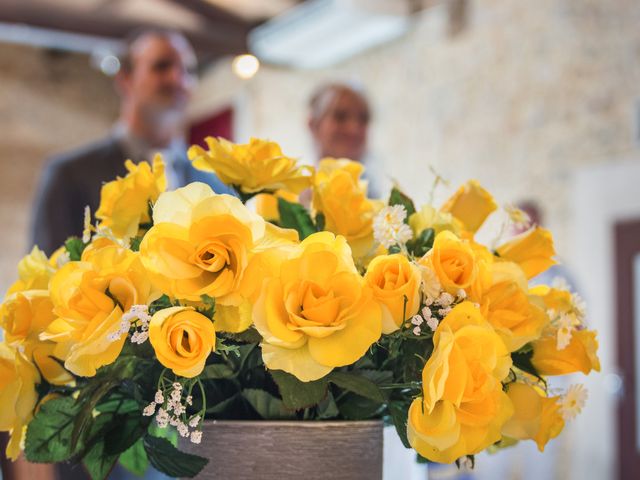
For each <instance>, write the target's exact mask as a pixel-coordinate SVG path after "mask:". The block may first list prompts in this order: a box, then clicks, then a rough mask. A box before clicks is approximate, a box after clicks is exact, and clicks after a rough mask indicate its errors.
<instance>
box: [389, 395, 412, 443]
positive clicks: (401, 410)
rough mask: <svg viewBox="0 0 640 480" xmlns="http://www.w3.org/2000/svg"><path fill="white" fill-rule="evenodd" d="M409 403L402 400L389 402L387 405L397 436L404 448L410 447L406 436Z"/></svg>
mask: <svg viewBox="0 0 640 480" xmlns="http://www.w3.org/2000/svg"><path fill="white" fill-rule="evenodd" d="M409 406H410V404H408V403H404V402H390V403H389V405H388V408H389V414H390V416H391V421H392V422H393V426H394V427H395V428H396V432H397V433H398V437H400V440H401V441H402V444H403V445H404V446H405V447H406V448H411V445H410V444H409V439H408V438H407V417H408V416H409Z"/></svg>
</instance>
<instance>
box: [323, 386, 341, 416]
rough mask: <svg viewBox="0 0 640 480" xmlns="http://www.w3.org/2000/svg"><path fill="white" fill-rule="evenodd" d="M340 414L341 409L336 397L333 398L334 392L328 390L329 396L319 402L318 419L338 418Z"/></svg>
mask: <svg viewBox="0 0 640 480" xmlns="http://www.w3.org/2000/svg"><path fill="white" fill-rule="evenodd" d="M339 415H340V410H338V405H337V404H336V400H335V398H333V394H332V393H331V392H327V396H326V397H324V400H322V401H321V402H320V403H319V404H318V420H328V419H331V418H336V417H337V416H339Z"/></svg>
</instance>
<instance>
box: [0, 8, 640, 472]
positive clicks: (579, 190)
mask: <svg viewBox="0 0 640 480" xmlns="http://www.w3.org/2000/svg"><path fill="white" fill-rule="evenodd" d="M147 1H149V0H147ZM62 3H63V4H68V3H73V2H71V1H70V0H65V1H64V2H62ZM105 3H106V2H105ZM160 3H162V2H160ZM165 3H167V2H165ZM168 3H171V2H168ZM187 3H188V4H193V2H187ZM204 3H207V2H204ZM209 3H221V4H224V3H227V4H228V3H229V2H209ZM249 3H251V2H238V4H249ZM255 3H256V2H254V4H255ZM285 3H286V2H285ZM289 3H291V4H295V3H297V2H289ZM413 3H415V4H418V3H420V5H421V8H418V9H416V12H415V13H414V14H413V15H412V16H411V21H410V27H409V30H408V32H407V33H406V34H405V35H403V36H402V37H401V38H398V39H396V40H394V41H392V42H389V43H387V44H385V45H382V46H379V47H376V48H375V49H373V50H370V51H367V52H364V53H362V54H359V55H356V56H353V57H351V58H349V59H346V60H344V61H342V62H340V63H338V64H335V65H332V66H329V67H324V68H320V69H315V70H301V69H295V68H290V67H283V66H275V65H268V64H265V65H262V67H261V68H260V70H259V71H258V73H257V74H256V75H255V76H254V77H253V78H251V79H250V80H241V79H239V78H238V77H237V76H235V75H234V74H233V72H232V69H231V61H232V57H229V56H225V55H222V54H219V55H218V56H217V57H216V58H215V61H209V62H207V65H206V66H205V67H204V68H203V70H202V72H201V80H200V85H199V87H198V90H197V92H196V96H195V98H194V99H193V101H192V104H191V106H190V117H191V118H192V119H193V121H194V122H199V121H201V120H202V119H204V118H209V117H211V116H215V115H216V113H217V112H220V111H224V110H229V109H230V110H231V111H232V113H233V116H232V118H233V120H232V121H233V132H234V133H233V135H234V137H235V138H234V139H235V140H236V141H245V140H248V138H249V137H250V136H256V137H268V138H271V139H273V140H275V141H277V142H279V143H280V144H281V145H282V146H283V149H284V151H285V152H286V153H287V154H289V155H292V156H299V157H301V158H303V159H307V160H309V159H311V158H313V150H312V145H311V141H310V138H309V135H308V132H307V128H306V122H307V115H308V113H307V112H308V111H307V102H308V98H309V96H310V94H311V92H312V91H313V90H314V89H315V88H316V87H317V86H318V85H319V84H321V83H323V82H325V81H333V80H345V81H349V82H354V83H357V84H359V85H361V86H362V87H363V88H364V90H365V91H366V93H367V94H368V96H369V98H370V101H371V104H372V107H373V124H372V130H371V132H370V138H371V152H372V155H373V156H375V157H376V158H378V159H379V160H380V162H382V164H383V165H384V171H385V173H386V175H388V176H389V177H390V178H392V179H394V180H395V181H397V182H398V184H399V185H400V186H401V187H402V188H403V189H404V190H405V191H406V192H407V193H409V194H410V195H412V196H413V197H414V199H415V200H416V201H417V203H420V202H424V201H426V200H427V198H428V194H429V191H430V187H431V183H432V181H433V175H432V173H431V171H430V169H429V168H430V167H432V168H433V169H434V170H435V171H437V172H438V173H439V174H441V175H442V176H443V177H445V178H446V179H448V180H449V181H450V182H451V188H453V187H455V186H456V185H457V184H458V183H460V182H462V181H464V180H466V179H468V178H476V179H478V180H479V181H480V182H481V183H482V184H483V185H484V186H486V187H487V188H488V189H489V190H490V191H492V192H493V193H494V194H495V196H496V198H497V200H498V201H499V202H500V203H506V202H511V203H517V202H519V201H521V200H523V199H533V200H535V201H536V202H538V203H539V204H540V205H541V207H542V210H543V213H544V221H543V224H544V225H545V226H547V227H549V228H550V229H551V230H552V231H553V233H554V236H555V240H556V247H557V251H558V256H559V258H560V259H562V260H563V261H565V262H566V263H567V265H568V268H569V270H570V271H571V272H572V273H573V274H574V276H575V281H576V285H577V287H578V289H579V290H580V291H581V292H582V293H583V295H584V296H585V297H586V300H587V302H588V304H589V306H590V311H591V315H590V325H591V326H593V327H595V328H597V329H598V330H599V339H600V345H601V349H600V356H601V361H602V373H601V374H598V375H592V376H591V377H590V378H589V379H588V380H587V381H586V382H585V383H586V384H587V386H588V388H589V390H590V401H589V403H588V405H587V409H586V410H585V411H584V412H583V414H582V415H581V416H580V417H578V419H577V420H576V421H575V422H573V424H571V425H570V427H569V428H568V432H567V434H566V435H564V436H563V437H560V439H558V440H556V442H558V443H559V445H558V452H559V453H557V455H559V456H557V457H552V458H553V460H552V461H553V462H554V468H553V471H554V472H555V474H556V475H557V476H558V478H575V479H582V478H593V479H604V478H615V475H616V472H617V466H618V463H619V458H618V456H617V451H618V446H619V445H618V443H617V442H619V440H618V425H619V423H618V422H619V420H618V418H617V417H616V408H617V401H618V400H617V399H618V396H619V395H621V394H622V392H623V390H622V389H621V388H622V387H621V385H622V383H621V382H622V372H621V370H620V368H619V361H618V354H619V351H618V347H617V343H616V338H617V334H618V333H619V332H618V330H617V327H616V325H617V324H616V305H617V303H616V302H617V300H616V299H617V297H616V287H615V284H616V271H615V266H614V259H615V255H616V252H615V245H614V244H615V242H614V237H613V235H614V233H613V229H614V226H615V224H616V223H617V222H619V221H621V220H629V219H640V194H638V191H637V190H638V185H640V169H639V167H638V166H639V164H640V143H639V138H640V123H639V118H640V107H639V102H638V100H639V98H640V28H638V27H639V26H640V3H639V2H637V1H634V0H612V1H608V2H602V1H599V0H579V1H576V0H536V1H530V2H523V1H521V0H462V1H457V0H456V1H451V2H447V1H442V2H429V1H426V2H413ZM414 6H415V5H414ZM245 13H246V12H245ZM247 15H248V17H251V16H250V15H249V14H247ZM245 18H247V17H245ZM251 18H253V17H251ZM0 20H2V9H1V8H0ZM251 21H253V22H255V18H254V19H253V20H251ZM249 23H250V22H249ZM237 53H242V52H240V51H239V52H237ZM117 106H118V102H117V96H116V95H115V92H114V89H113V86H112V81H111V79H109V78H108V77H106V76H105V75H104V74H102V73H101V72H99V71H98V70H97V69H95V68H94V67H92V66H91V64H90V62H89V57H88V55H86V54H82V53H68V52H60V51H57V50H51V49H47V48H38V47H32V46H31V47H28V46H23V45H16V44H14V43H0V132H1V133H0V225H2V236H1V237H0V252H1V253H0V287H1V290H3V291H4V290H6V288H7V287H8V285H9V284H10V283H11V282H12V281H13V279H14V278H15V275H16V273H15V265H16V262H17V261H18V259H19V258H20V256H21V255H23V254H24V253H25V252H26V251H27V249H28V248H29V246H28V245H26V238H27V234H26V232H27V227H28V221H29V209H30V202H31V200H32V193H33V189H34V187H35V185H36V183H37V180H38V175H39V172H40V170H41V167H42V164H43V161H44V158H45V157H47V156H49V155H51V154H54V153H57V152H62V151H65V150H68V149H69V148H70V147H73V146H77V145H80V144H83V143H86V142H87V141H89V140H91V139H95V138H97V137H99V136H101V135H103V134H104V133H105V132H106V131H107V130H108V129H109V128H110V126H111V125H112V123H113V121H114V120H115V118H116V116H117ZM448 193H450V190H447V189H443V190H440V191H438V195H437V198H439V199H442V198H444V197H446V195H447V194H448ZM491 227H492V226H490V228H491ZM493 227H495V225H494V226H493ZM490 233H491V232H487V233H486V235H487V236H488V238H490ZM628 334H629V335H631V334H632V332H628ZM637 346H638V345H637V344H636V347H637ZM625 380H626V385H627V390H626V392H627V393H629V388H630V386H633V385H634V383H633V379H632V378H626V379H625ZM579 381H584V380H583V379H580V380H579ZM627 420H628V421H635V418H634V419H627ZM623 421H624V419H623ZM630 441H632V440H630ZM527 455H528V454H527ZM532 455H533V454H532ZM514 458H515V457H514ZM532 458H538V457H535V456H534V457H532ZM544 458H547V457H544ZM518 461H519V462H520V463H519V464H518V463H511V464H510V466H509V467H508V468H507V467H501V468H503V470H500V471H502V472H508V473H507V474H506V475H508V478H527V477H526V474H525V473H523V470H526V465H527V463H526V462H527V461H531V460H526V458H524V457H522V456H521V457H520V460H518ZM541 461H543V460H541ZM547 461H550V460H547ZM492 462H493V460H491V459H489V460H487V461H486V462H485V463H486V464H487V465H490V464H492ZM479 463H480V467H481V468H480V470H479V473H478V475H480V476H481V475H483V470H482V462H479ZM495 468H499V467H498V466H495ZM504 468H506V470H505V469H504ZM486 475H487V476H486V478H499V477H496V476H495V470H494V471H493V473H492V472H491V471H489V473H488V474H486Z"/></svg>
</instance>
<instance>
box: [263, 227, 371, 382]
mask: <svg viewBox="0 0 640 480" xmlns="http://www.w3.org/2000/svg"><path fill="white" fill-rule="evenodd" d="M253 321H254V325H255V326H256V328H257V329H258V332H260V334H261V335H262V337H263V342H262V344H261V347H262V358H263V360H264V363H265V365H266V367H267V368H269V369H271V370H284V371H286V372H288V373H291V374H292V375H295V376H296V377H297V378H298V379H300V380H302V381H303V382H308V381H311V380H317V379H319V378H321V377H323V376H325V375H327V374H328V373H329V372H330V371H331V370H333V368H334V367H341V366H344V365H349V364H351V363H353V362H355V361H356V360H358V359H359V358H360V357H362V355H364V354H365V352H366V351H367V349H368V348H369V347H370V346H371V344H372V343H373V342H375V341H376V340H378V338H380V334H381V329H382V324H381V323H382V321H381V312H380V307H379V306H378V304H377V303H376V302H375V301H373V298H372V292H371V289H370V288H369V287H368V286H367V285H366V284H365V282H364V280H363V279H362V277H361V276H360V275H359V274H358V272H357V270H356V268H355V265H354V263H353V259H352V257H351V250H350V249H349V246H348V245H347V242H346V241H345V239H344V237H341V236H334V235H333V234H331V233H329V232H319V233H314V234H312V235H310V236H309V237H307V238H306V239H305V240H304V241H303V242H302V243H301V244H300V245H299V246H297V247H296V248H295V249H293V251H292V252H291V253H290V254H289V256H288V258H287V259H285V260H283V261H282V262H281V265H280V268H279V269H276V268H274V269H273V271H272V272H271V276H270V277H269V278H267V279H266V280H265V281H264V283H263V286H262V291H261V294H260V296H259V297H258V300H257V302H256V303H255V305H254V308H253Z"/></svg>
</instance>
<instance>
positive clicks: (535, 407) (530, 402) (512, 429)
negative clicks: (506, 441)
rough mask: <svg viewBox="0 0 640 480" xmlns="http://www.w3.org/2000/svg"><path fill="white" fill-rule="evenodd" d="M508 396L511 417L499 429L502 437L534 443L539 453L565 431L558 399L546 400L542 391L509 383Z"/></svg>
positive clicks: (524, 385) (548, 398) (550, 398)
mask: <svg viewBox="0 0 640 480" xmlns="http://www.w3.org/2000/svg"><path fill="white" fill-rule="evenodd" d="M507 395H508V396H509V399H510V400H511V403H512V404H513V410H514V413H513V417H511V418H510V419H509V420H507V423H505V424H504V425H503V426H502V434H503V435H506V436H507V437H510V438H515V439H518V440H528V439H531V440H534V441H535V442H536V444H537V445H538V450H540V451H541V452H543V451H544V447H545V445H546V444H547V442H549V440H551V439H552V438H555V437H557V436H558V435H560V432H562V429H563V428H564V420H563V419H562V415H561V414H560V403H559V402H558V400H559V399H560V397H559V396H557V397H547V396H545V395H544V392H539V391H538V390H537V389H536V388H534V387H532V386H530V385H527V384H524V383H510V384H509V386H508V390H507Z"/></svg>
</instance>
